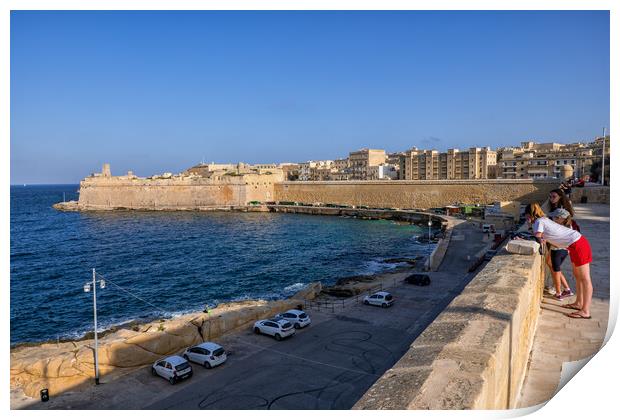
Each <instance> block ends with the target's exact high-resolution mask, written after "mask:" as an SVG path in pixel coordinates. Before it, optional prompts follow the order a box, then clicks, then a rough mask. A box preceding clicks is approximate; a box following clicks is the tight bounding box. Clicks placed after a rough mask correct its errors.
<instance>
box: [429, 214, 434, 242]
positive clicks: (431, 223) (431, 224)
mask: <svg viewBox="0 0 620 420" xmlns="http://www.w3.org/2000/svg"><path fill="white" fill-rule="evenodd" d="M431 226H433V221H432V220H431V219H430V217H429V219H428V243H429V244H430V243H431Z"/></svg>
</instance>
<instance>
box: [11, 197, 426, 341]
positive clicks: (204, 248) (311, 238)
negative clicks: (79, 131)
mask: <svg viewBox="0 0 620 420" xmlns="http://www.w3.org/2000/svg"><path fill="white" fill-rule="evenodd" d="M77 189H78V185H45V186H12V187H11V344H17V343H21V342H37V341H46V340H55V339H57V338H61V339H62V338H74V337H79V336H82V335H83V334H84V333H86V332H88V331H91V330H92V316H93V307H92V293H85V292H84V290H83V286H84V283H86V282H87V281H89V280H90V279H91V276H92V268H95V269H96V270H97V272H98V273H100V274H101V275H102V276H103V277H105V278H107V279H108V280H111V281H112V282H113V283H115V284H117V285H118V286H120V287H122V288H123V289H125V291H124V290H121V289H120V288H118V287H117V286H115V285H113V284H111V283H110V282H108V284H107V287H106V288H105V289H103V290H102V289H99V290H98V291H97V303H98V317H99V325H100V328H102V329H104V328H107V327H110V326H112V325H116V324H120V323H122V322H126V321H130V320H134V319H152V318H155V317H167V316H174V315H176V314H182V313H187V312H192V311H197V310H202V309H203V308H204V307H205V304H210V305H215V304H217V303H219V302H225V301H232V300H241V299H255V298H263V299H278V298H284V297H288V296H291V295H293V294H294V293H295V292H296V291H298V290H300V289H301V288H303V287H304V285H306V284H308V283H310V282H313V281H317V280H319V281H321V282H323V283H324V284H332V283H334V282H335V281H336V280H337V279H338V278H339V277H345V276H350V275H355V274H365V273H376V272H380V271H385V270H387V269H391V268H394V265H393V264H385V263H384V262H383V259H385V258H390V257H414V256H418V255H428V253H429V252H430V251H431V249H430V247H429V245H424V244H418V243H416V242H415V239H414V238H415V236H416V235H418V234H420V233H424V232H426V230H425V228H423V227H417V226H413V225H404V224H396V223H394V222H391V221H383V220H378V221H369V220H358V219H347V218H341V217H329V216H309V215H294V214H275V213H228V212H137V211H136V212H131V211H121V212H85V213H77V212H61V211H57V210H55V209H53V208H52V204H54V203H57V202H59V201H62V200H63V193H65V198H66V200H71V199H77V197H78V194H77ZM132 294H133V296H132ZM141 299H142V300H141Z"/></svg>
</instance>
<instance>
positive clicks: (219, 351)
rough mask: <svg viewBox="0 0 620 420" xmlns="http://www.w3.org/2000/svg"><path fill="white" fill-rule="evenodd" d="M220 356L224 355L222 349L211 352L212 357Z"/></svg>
mask: <svg viewBox="0 0 620 420" xmlns="http://www.w3.org/2000/svg"><path fill="white" fill-rule="evenodd" d="M222 354H224V349H223V348H219V349H217V350H215V351H214V352H213V355H214V356H215V357H220V356H221V355H222Z"/></svg>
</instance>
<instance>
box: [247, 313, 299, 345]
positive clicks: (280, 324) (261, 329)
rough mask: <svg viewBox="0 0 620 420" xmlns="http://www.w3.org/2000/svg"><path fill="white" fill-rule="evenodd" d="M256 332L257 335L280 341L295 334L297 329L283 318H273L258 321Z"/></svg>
mask: <svg viewBox="0 0 620 420" xmlns="http://www.w3.org/2000/svg"><path fill="white" fill-rule="evenodd" d="M254 332H255V333H256V334H267V335H272V336H273V337H274V338H275V339H276V340H278V341H280V340H282V339H283V338H285V337H289V336H291V335H293V334H295V328H293V324H291V323H290V322H288V321H286V320H284V319H282V318H272V319H263V320H260V321H256V322H255V323H254Z"/></svg>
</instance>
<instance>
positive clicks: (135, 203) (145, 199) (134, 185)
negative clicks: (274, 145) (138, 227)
mask: <svg viewBox="0 0 620 420" xmlns="http://www.w3.org/2000/svg"><path fill="white" fill-rule="evenodd" d="M278 181H281V175H279V176H278V175H265V174H261V175H258V174H256V175H254V174H246V175H242V176H222V177H219V178H218V179H212V178H201V177H174V178H168V179H148V178H137V177H135V178H131V177H124V176H119V177H88V178H85V179H84V180H83V181H82V182H81V183H80V199H79V202H78V205H77V210H115V209H134V210H195V209H200V208H212V207H225V206H245V205H247V204H248V203H250V202H252V201H260V202H263V201H271V200H273V188H274V183H275V182H278Z"/></svg>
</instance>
